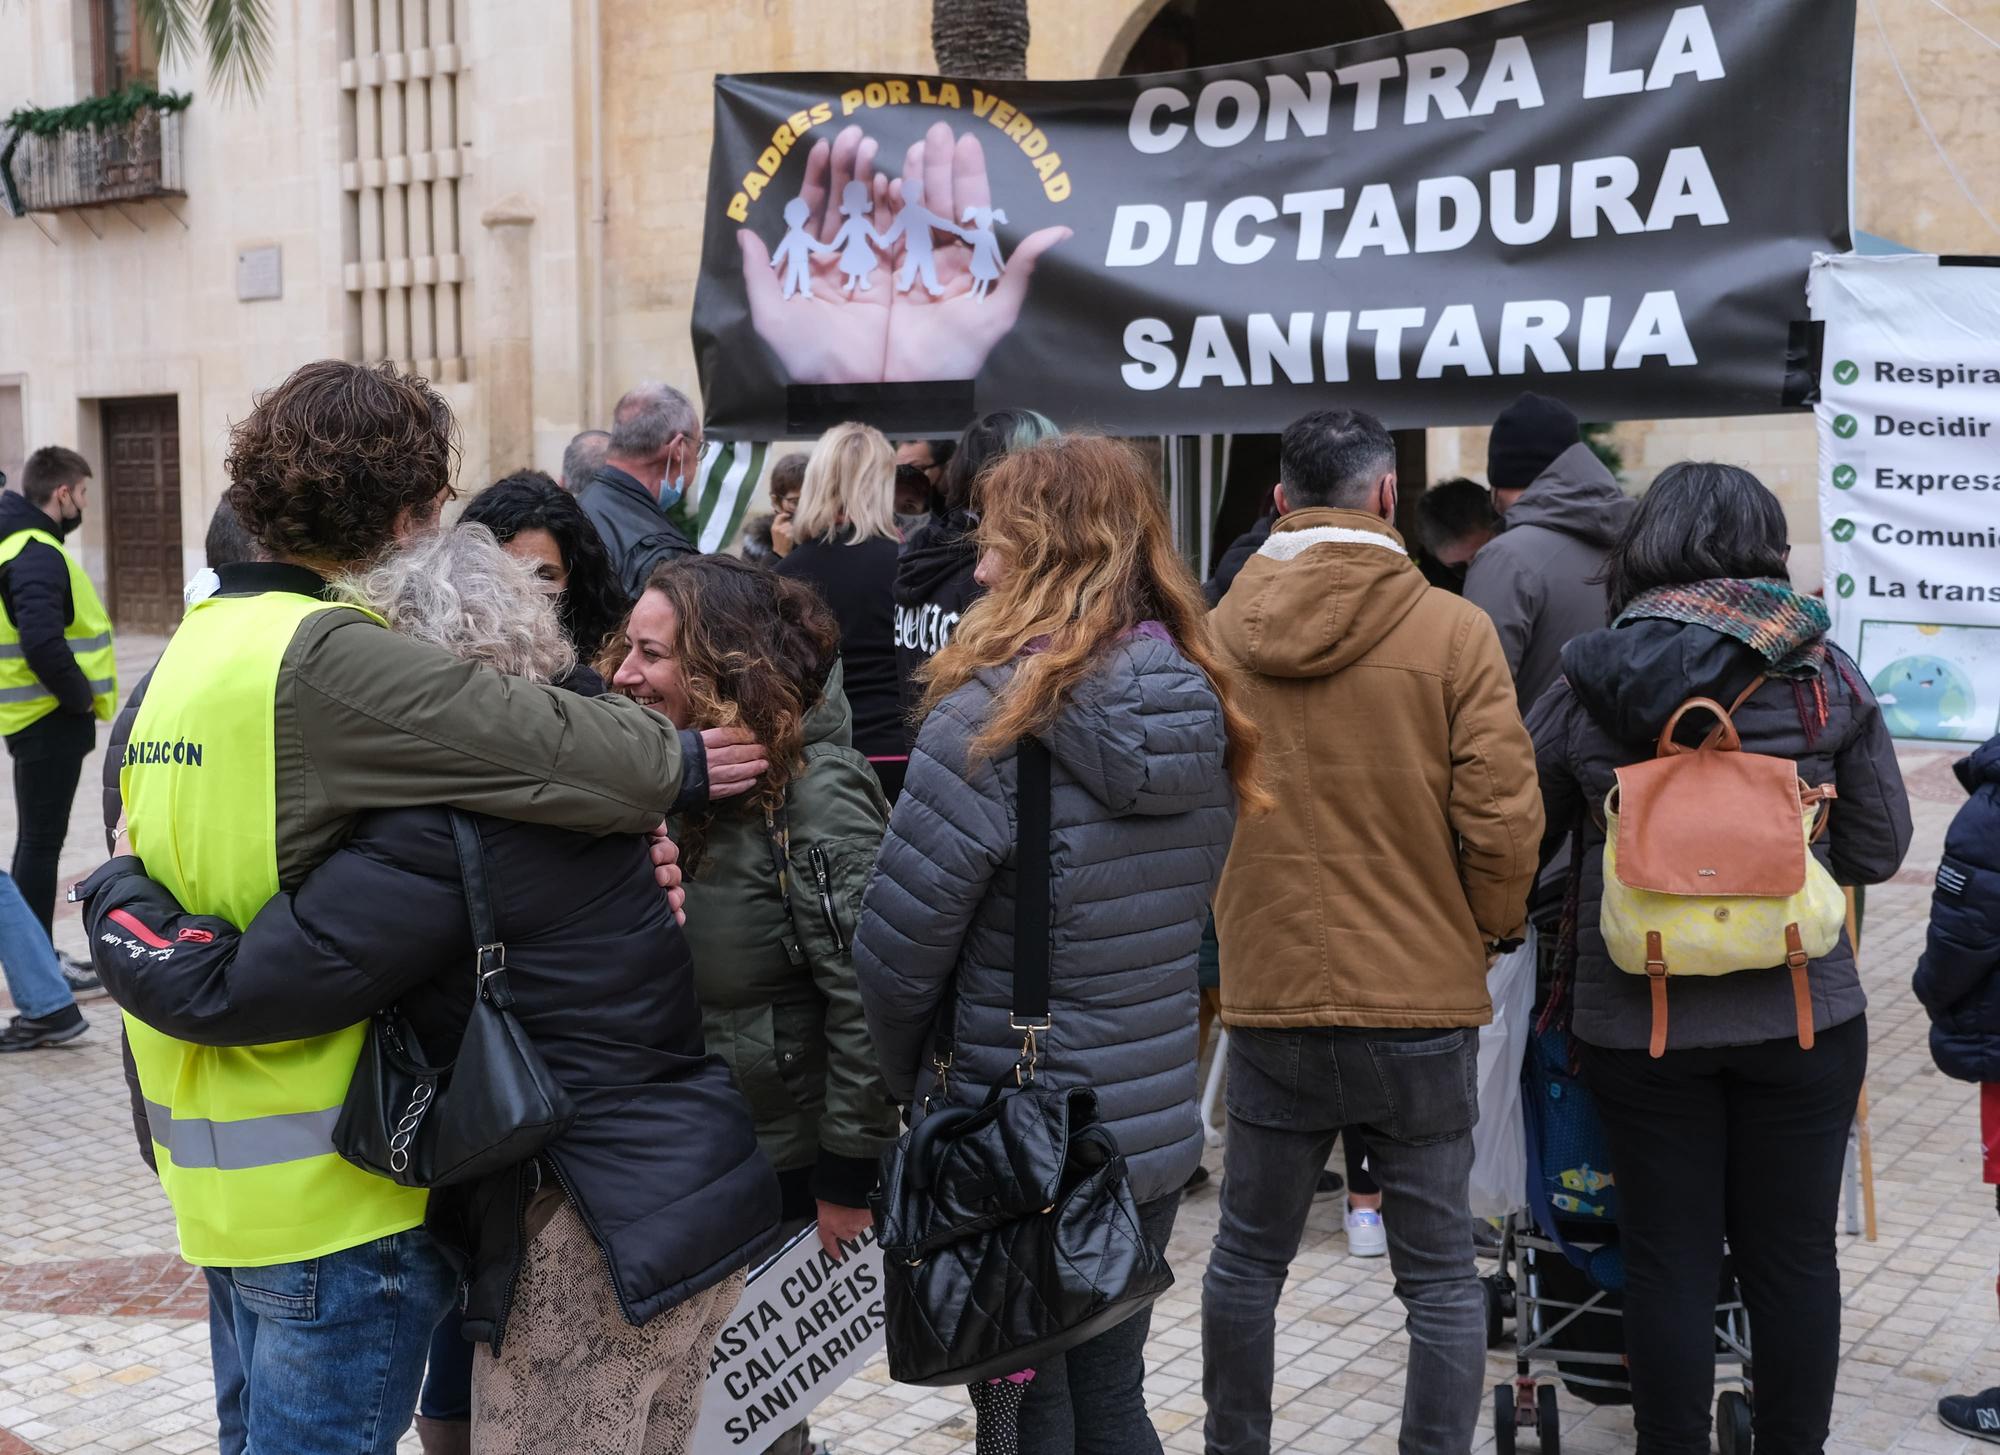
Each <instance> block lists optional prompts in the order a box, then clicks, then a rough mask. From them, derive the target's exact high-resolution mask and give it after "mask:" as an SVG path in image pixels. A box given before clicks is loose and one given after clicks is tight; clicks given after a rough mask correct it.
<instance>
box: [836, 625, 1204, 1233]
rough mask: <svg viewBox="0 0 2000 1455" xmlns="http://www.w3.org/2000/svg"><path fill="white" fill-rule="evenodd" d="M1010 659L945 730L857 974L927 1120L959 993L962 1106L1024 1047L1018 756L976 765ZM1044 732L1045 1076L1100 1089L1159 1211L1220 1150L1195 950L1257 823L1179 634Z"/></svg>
mask: <svg viewBox="0 0 2000 1455" xmlns="http://www.w3.org/2000/svg"><path fill="white" fill-rule="evenodd" d="M1011 670H1012V669H1011V668H1005V669H996V670H994V671H991V672H987V673H985V674H982V676H981V677H980V679H979V680H977V681H974V682H971V683H968V684H967V685H966V686H964V687H962V688H960V689H959V690H958V691H957V692H955V693H953V694H952V695H951V696H950V697H948V698H946V699H945V700H944V701H943V702H941V703H940V704H939V705H938V707H937V708H936V710H935V711H933V712H932V713H931V715H930V717H929V718H928V719H927V720H926V721H925V723H924V725H923V729H922V731H921V732H920V733H919V734H918V735H917V742H916V746H915V748H914V750H913V751H912V754H911V758H910V770H909V777H908V778H907V779H906V780H905V781H904V785H903V796H902V797H901V798H900V799H899V800H898V801H897V803H896V808H895V811H894V812H893V813H892V814H891V815H890V818H889V832H888V836H887V837H886V838H885V839H884V840H883V842H882V853H881V857H880V858H879V859H878V860H877V861H876V868H875V877H874V879H873V881H872V882H871V883H870V884H869V886H868V893H867V896H866V898H865V900H864V901H863V907H862V915H861V928H860V932H859V933H858V935H857V936H856V939H855V946H854V967H855V970H856V972H857V973H858V974H859V976H860V981H861V996H862V1001H863V1003H864V1004H865V1006H866V1008H867V1012H868V1024H869V1029H870V1030H871V1031H872V1032H873V1034H874V1038H875V1047H876V1051H877V1053H878V1054H879V1055H880V1056H881V1058H882V1073H883V1077H884V1079H885V1080H886V1081H887V1082H888V1086H889V1090H890V1093H891V1094H892V1095H893V1096H894V1097H895V1099H896V1100H898V1101H903V1102H909V1103H912V1104H913V1107H914V1108H915V1109H914V1110H913V1113H912V1114H913V1115H921V1102H922V1098H923V1096H924V1095H925V1093H926V1092H927V1091H929V1090H930V1088H931V1085H932V1083H933V1081H934V1080H935V1074H934V1073H933V1071H932V1069H931V1061H932V1055H931V1053H932V1049H933V1046H934V1044H935V1033H936V1030H937V1028H938V1025H939V1022H940V1018H941V1016H942V1015H943V1014H944V1013H945V1011H944V1007H945V1005H946V1003H947V1001H950V1002H951V1004H952V1008H951V1010H950V1012H949V1014H950V1015H951V1017H952V1020H951V1034H952V1037H953V1040H954V1041H955V1043H956V1049H955V1052H954V1058H953V1062H952V1068H951V1076H950V1078H949V1081H948V1085H947V1094H948V1096H949V1097H950V1099H951V1100H953V1101H955V1102H961V1103H967V1104H976V1103H977V1102H978V1101H979V1100H980V1099H981V1098H983V1097H984V1096H985V1095H986V1092H987V1090H988V1088H990V1087H991V1086H992V1085H994V1084H995V1083H996V1082H998V1081H1000V1080H1002V1079H1003V1078H1006V1077H1008V1076H1009V1074H1010V1072H1011V1071H1012V1068H1013V1066H1014V1062H1015V1060H1016V1058H1017V1057H1018V1056H1019V1054H1020V1048H1021V1035H1020V1033H1019V1032H1017V1031H1013V1030H1010V1029H1009V1027H1008V1018H1009V1011H1010V1008H1011V1005H1012V991H1013V972H1012V967H1013V963H1014V874H1015V783H1016V762H1017V758H1016V754H1015V753H1014V752H1012V751H1011V750H1010V751H1009V752H1007V753H1006V754H1005V755H1004V756H1002V757H999V758H996V759H991V760H987V761H983V762H980V763H977V764H975V765H972V766H970V767H968V765H967V761H966V760H967V749H968V747H969V746H970V744H971V742H972V740H973V739H974V738H975V737H976V736H977V735H978V733H979V730H980V727H981V725H982V724H983V723H984V722H985V720H986V717H987V714H988V713H989V711H990V710H991V706H992V702H993V698H994V694H995V693H996V692H998V691H999V690H1000V689H1001V688H1002V687H1004V685H1005V683H1006V681H1007V679H1008V676H1009V673H1010V672H1011ZM1042 740H1043V742H1044V743H1046V745H1047V746H1048V749H1049V752H1050V755H1051V757H1052V758H1053V760H1054V762H1053V768H1052V773H1051V780H1052V784H1053V792H1052V799H1053V803H1052V808H1051V814H1050V823H1051V826H1052V840H1053V842H1052V844H1051V848H1050V875H1051V881H1052V883H1051V897H1052V899H1053V906H1052V910H1051V935H1052V939H1053V942H1054V943H1053V947H1052V953H1051V967H1050V993H1049V1014H1050V1019H1051V1020H1052V1021H1053V1022H1054V1025H1053V1028H1052V1029H1051V1030H1049V1031H1048V1032H1047V1033H1045V1034H1044V1035H1043V1036H1042V1037H1041V1039H1040V1061H1039V1070H1040V1074H1041V1076H1042V1077H1043V1079H1044V1081H1045V1082H1046V1083H1047V1084H1049V1085H1052V1086H1056V1087H1066V1086H1091V1087H1094V1088H1096V1090H1097V1094H1098V1107H1099V1111H1100V1112H1101V1114H1102V1115H1103V1117H1104V1120H1105V1122H1106V1124H1107V1125H1108V1126H1109V1128H1110V1130H1111V1132H1112V1134H1113V1135H1114V1136H1116V1137H1117V1139H1118V1144H1119V1147H1120V1148H1121V1150H1123V1151H1124V1153H1125V1155H1126V1157H1127V1159H1128V1166H1129V1170H1130V1175H1131V1180H1132V1192H1133V1196H1134V1197H1135V1198H1137V1199H1138V1200H1139V1201H1140V1202H1147V1201H1150V1200H1151V1199H1153V1198H1157V1197H1161V1196H1164V1195H1165V1194H1167V1193H1169V1192H1172V1191H1174V1190H1175V1189H1177V1188H1179V1187H1180V1186H1181V1185H1182V1184H1183V1183H1185V1182H1186V1181H1187V1179H1188V1176H1189V1174H1190V1173H1192V1172H1193V1171H1194V1168H1195V1165H1196V1163H1197V1162H1199V1161H1200V1159H1201V1126H1200V1119H1199V1117H1198V1115H1197V1113H1196V1110H1195V1101H1196V1095H1197V1088H1196V1078H1195V1055H1196V1030H1195V1027H1196V1019H1197V1016H1196V1006H1197V990H1196V987H1195V958H1196V954H1197V951H1198V950H1199V948H1200V945H1201V935H1202V927H1203V925H1204V923H1205V921H1206V919H1207V915H1208V906H1209V901H1210V899H1211V898H1212V897H1213V895H1214V893H1215V886H1216V881H1217V879H1218V878H1219V877H1220V876H1221V873H1222V861H1223V859H1224V858H1225V857H1226V856H1227V855H1228V852H1229V840H1230V835H1231V833H1232V832H1233V830H1234V827H1235V821H1236V810H1235V797H1234V793H1233V791H1232V789H1231V787H1230V782H1229V774H1228V771H1227V769H1226V768H1225V767H1224V766H1223V751H1224V744H1225V738H1224V732H1223V723H1222V709H1221V705H1220V703H1219V702H1218V701H1217V700H1216V696H1215V693H1214V690H1213V689H1212V688H1211V687H1210V686H1209V683H1208V680H1207V678H1206V677H1204V676H1203V675H1202V673H1201V671H1200V669H1199V668H1197V667H1196V666H1195V665H1194V664H1193V663H1191V662H1189V661H1188V660H1187V658H1185V657H1183V656H1182V655H1181V654H1180V652H1179V651H1178V650H1176V649H1175V648H1174V647H1173V646H1172V645H1171V644H1169V643H1168V642H1166V641H1163V640H1157V639H1155V638H1153V637H1151V636H1134V637H1131V638H1128V639H1127V640H1125V641H1124V642H1121V643H1120V644H1119V645H1118V646H1117V647H1115V648H1113V649H1112V650H1111V652H1110V653H1109V654H1108V655H1107V656H1106V658H1105V660H1104V661H1103V662H1102V663H1101V664H1100V665H1099V667H1098V668H1097V669H1096V671H1095V672H1094V674H1093V675H1092V676H1091V677H1090V678H1089V679H1088V680H1087V682H1086V683H1085V684H1084V686H1083V688H1082V689H1081V690H1080V691H1079V692H1078V693H1077V694H1076V695H1075V697H1074V698H1073V699H1072V700H1071V701H1070V702H1069V703H1068V704H1067V705H1066V706H1065V707H1064V708H1063V711H1062V715H1061V716H1060V717H1059V718H1058V719H1057V721H1056V724H1055V726H1054V728H1053V729H1051V730H1050V731H1049V732H1047V733H1045V734H1043V735H1042ZM954 997H955V998H954Z"/></svg>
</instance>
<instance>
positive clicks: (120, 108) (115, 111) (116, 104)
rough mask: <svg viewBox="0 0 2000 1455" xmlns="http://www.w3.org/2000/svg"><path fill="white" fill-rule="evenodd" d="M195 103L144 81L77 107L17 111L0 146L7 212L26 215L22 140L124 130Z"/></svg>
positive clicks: (2, 129)
mask: <svg viewBox="0 0 2000 1455" xmlns="http://www.w3.org/2000/svg"><path fill="white" fill-rule="evenodd" d="M193 101H194V97H192V96H190V95H189V94H188V93H187V92H185V91H161V90H159V89H158V88H157V87H154V86H150V85H148V84H147V83H146V82H144V81H134V82H133V83H132V84H131V85H129V86H127V87H125V89H124V90H122V91H114V92H112V93H111V94H110V95H109V96H91V97H88V98H86V99H85V100H82V101H79V102H77V103H76V104H75V105H74V106H22V107H18V108H16V109H15V110H14V111H13V112H12V113H11V114H9V116H8V117H7V119H6V120H5V121H4V122H0V133H3V134H5V145H4V146H0V190H4V191H5V193H6V200H7V210H8V211H10V212H12V213H13V214H14V215H15V216H16V217H19V216H21V215H22V213H23V212H24V211H25V209H24V208H23V207H22V205H21V194H20V190H19V189H18V188H17V187H16V186H15V185H14V149H15V148H16V147H18V146H19V145H20V144H21V138H22V137H24V136H61V135H63V134H64V133H66V132H76V131H92V130H98V129H102V128H104V127H112V126H124V125H126V124H128V123H129V122H131V121H132V120H133V118H135V117H136V116H138V115H139V113H140V112H142V111H159V112H175V111H185V110H187V109H188V107H189V105H190V104H192V102H193Z"/></svg>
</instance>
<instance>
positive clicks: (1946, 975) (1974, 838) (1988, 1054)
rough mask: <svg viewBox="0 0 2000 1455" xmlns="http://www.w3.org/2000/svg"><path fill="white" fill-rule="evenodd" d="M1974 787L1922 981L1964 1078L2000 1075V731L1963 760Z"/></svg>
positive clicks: (1940, 1037) (1945, 1062) (1942, 1060)
mask: <svg viewBox="0 0 2000 1455" xmlns="http://www.w3.org/2000/svg"><path fill="white" fill-rule="evenodd" d="M1957 771H1958V781H1959V782H1961V783H1963V784H1964V785H1965V788H1966V792H1968V793H1970V794H1971V795H1972V797H1971V799H1970V800H1969V801H1968V802H1967V803H1966V805H1965V807H1963V808H1961V809H1960V810H1959V811H1958V817H1957V818H1955V819H1953V820H1952V821H1951V828H1950V829H1949V830H1948V831H1947V832H1946V834H1945V836H1944V859H1943V860H1942V861H1941V862H1940V863H1939V865H1938V873H1937V885H1936V887H1935V889H1933V890H1932V892H1931V926H1930V936H1929V940H1928V942H1927V943H1926V945H1925V947H1924V953H1923V958H1922V959H1920V960H1919V961H1918V962H1917V974H1916V979H1915V982H1914V985H1915V989H1916V992H1917V999H1918V1000H1920V1001H1922V1002H1923V1003H1924V1009H1925V1010H1927V1011H1929V1012H1930V1016H1931V1056H1932V1058H1933V1059H1935V1060H1936V1062H1937V1064H1938V1069H1939V1070H1940V1071H1942V1072H1944V1074H1945V1075H1947V1076H1953V1077H1956V1078H1957V1079H1959V1080H1960V1081H2000V737H1996V738H1994V739H1992V740H1991V741H1989V742H1988V743H1987V744H1986V745H1985V746H1984V747H1982V748H1980V749H1979V750H1978V751H1976V752H1975V753H1973V755H1972V756H1971V757H1969V758H1966V759H1965V760H1963V761H1962V762H1960V763H1959V764H1958V769H1957Z"/></svg>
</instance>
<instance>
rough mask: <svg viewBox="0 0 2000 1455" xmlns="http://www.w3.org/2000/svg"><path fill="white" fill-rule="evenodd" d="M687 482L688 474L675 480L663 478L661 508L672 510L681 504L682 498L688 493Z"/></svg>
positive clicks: (661, 483)
mask: <svg viewBox="0 0 2000 1455" xmlns="http://www.w3.org/2000/svg"><path fill="white" fill-rule="evenodd" d="M687 484H688V481H687V476H685V475H682V476H680V477H679V478H677V479H674V480H662V481H661V482H660V509H662V510H672V509H673V508H674V507H675V506H676V505H679V504H680V503H681V500H682V498H683V497H684V496H685V495H686V494H687Z"/></svg>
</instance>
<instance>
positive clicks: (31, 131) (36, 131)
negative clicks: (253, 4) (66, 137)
mask: <svg viewBox="0 0 2000 1455" xmlns="http://www.w3.org/2000/svg"><path fill="white" fill-rule="evenodd" d="M193 101H194V97H192V96H190V95H189V94H188V93H187V92H185V91H161V90H159V89H157V88H156V87H153V86H149V85H147V84H146V83H145V82H144V81H135V82H133V83H132V84H131V85H129V86H127V87H126V88H125V89H124V90H122V91H113V92H112V93H111V94H110V95H109V96H91V97H89V98H87V99H85V100H82V101H79V102H77V103H76V104H75V105H73V106H46V107H43V106H23V107H20V108H19V109H18V110H16V111H15V112H14V113H13V114H12V115H10V116H9V117H8V118H7V120H6V123H5V124H6V125H7V126H8V127H10V128H11V129H13V130H14V131H17V132H21V133H24V134H25V135H28V136H59V135H61V134H62V133H64V132H68V131H85V130H90V129H95V128H100V127H107V126H123V125H124V124H125V123H127V122H129V121H131V120H132V119H133V118H134V117H136V116H137V115H138V114H139V113H140V112H142V111H185V110H187V109H188V106H189V105H190V104H191V103H192V102H193Z"/></svg>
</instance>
